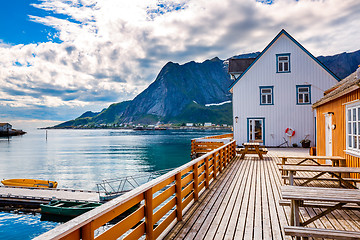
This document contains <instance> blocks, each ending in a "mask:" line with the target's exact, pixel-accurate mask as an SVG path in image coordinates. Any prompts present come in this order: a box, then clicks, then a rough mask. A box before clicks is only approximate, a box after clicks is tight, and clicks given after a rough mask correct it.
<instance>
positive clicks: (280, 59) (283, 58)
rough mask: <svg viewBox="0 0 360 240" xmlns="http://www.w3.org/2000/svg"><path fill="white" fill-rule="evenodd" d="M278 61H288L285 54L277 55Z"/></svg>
mask: <svg viewBox="0 0 360 240" xmlns="http://www.w3.org/2000/svg"><path fill="white" fill-rule="evenodd" d="M279 61H288V57H287V56H283V57H279Z"/></svg>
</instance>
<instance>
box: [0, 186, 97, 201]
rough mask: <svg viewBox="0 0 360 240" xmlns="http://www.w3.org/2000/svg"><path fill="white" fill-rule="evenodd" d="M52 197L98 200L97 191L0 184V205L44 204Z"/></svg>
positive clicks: (72, 199)
mask: <svg viewBox="0 0 360 240" xmlns="http://www.w3.org/2000/svg"><path fill="white" fill-rule="evenodd" d="M52 199H57V200H68V201H87V202H99V193H98V192H96V191H84V190H74V189H57V188H24V187H8V186H0V204H1V205H3V206H4V205H5V206H6V205H25V206H26V205H29V206H37V205H40V204H44V203H45V204H46V203H48V202H50V201H51V200H52Z"/></svg>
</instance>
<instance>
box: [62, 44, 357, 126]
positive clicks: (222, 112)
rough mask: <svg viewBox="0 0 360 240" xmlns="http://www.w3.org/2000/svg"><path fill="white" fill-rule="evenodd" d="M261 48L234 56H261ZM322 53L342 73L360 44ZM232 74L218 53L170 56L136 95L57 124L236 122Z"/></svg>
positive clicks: (353, 66) (327, 63) (353, 67)
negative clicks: (181, 58)
mask: <svg viewBox="0 0 360 240" xmlns="http://www.w3.org/2000/svg"><path fill="white" fill-rule="evenodd" d="M258 54H259V52H255V53H249V54H242V55H237V56H234V57H232V58H250V57H252V58H253V57H256V56H257V55H258ZM318 59H319V60H320V61H321V62H322V63H323V64H324V65H325V66H327V67H328V68H329V69H330V70H331V71H332V72H334V73H335V74H336V75H337V76H338V77H339V78H341V79H343V78H345V77H346V76H348V75H349V74H351V73H352V72H354V71H355V70H356V69H357V67H358V64H359V63H360V50H358V51H356V52H351V53H346V52H344V53H341V54H337V55H334V56H320V57H318ZM231 83H232V80H231V79H230V75H229V74H228V65H227V61H226V60H221V59H219V58H217V57H215V58H213V59H211V60H206V61H204V62H202V63H196V62H194V61H191V62H188V63H185V64H183V65H180V64H178V63H173V62H168V63H167V64H166V65H165V66H164V67H163V68H162V69H161V71H160V73H159V74H158V75H157V77H156V79H155V81H154V82H152V83H151V84H150V85H149V87H148V88H146V89H145V90H144V91H143V92H141V93H140V94H139V95H137V96H136V97H135V98H134V99H133V100H130V101H124V102H119V103H114V104H111V105H110V106H109V107H108V108H105V109H103V110H102V111H101V112H97V113H94V112H91V111H88V112H85V113H83V114H82V115H81V116H79V117H78V118H76V119H74V120H70V121H67V122H64V123H61V124H59V125H57V126H55V128H63V127H80V126H84V125H87V126H91V125H98V124H155V123H159V122H162V123H186V122H192V123H204V122H212V123H215V124H232V104H231V94H230V93H229V92H228V87H229V86H230V85H231Z"/></svg>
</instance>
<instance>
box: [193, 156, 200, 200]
mask: <svg viewBox="0 0 360 240" xmlns="http://www.w3.org/2000/svg"><path fill="white" fill-rule="evenodd" d="M193 174H194V200H195V201H197V200H198V199H199V163H198V162H197V163H195V164H194V171H193Z"/></svg>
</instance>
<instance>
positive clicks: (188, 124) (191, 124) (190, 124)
mask: <svg viewBox="0 0 360 240" xmlns="http://www.w3.org/2000/svg"><path fill="white" fill-rule="evenodd" d="M186 126H187V127H193V126H194V124H193V123H186Z"/></svg>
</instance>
